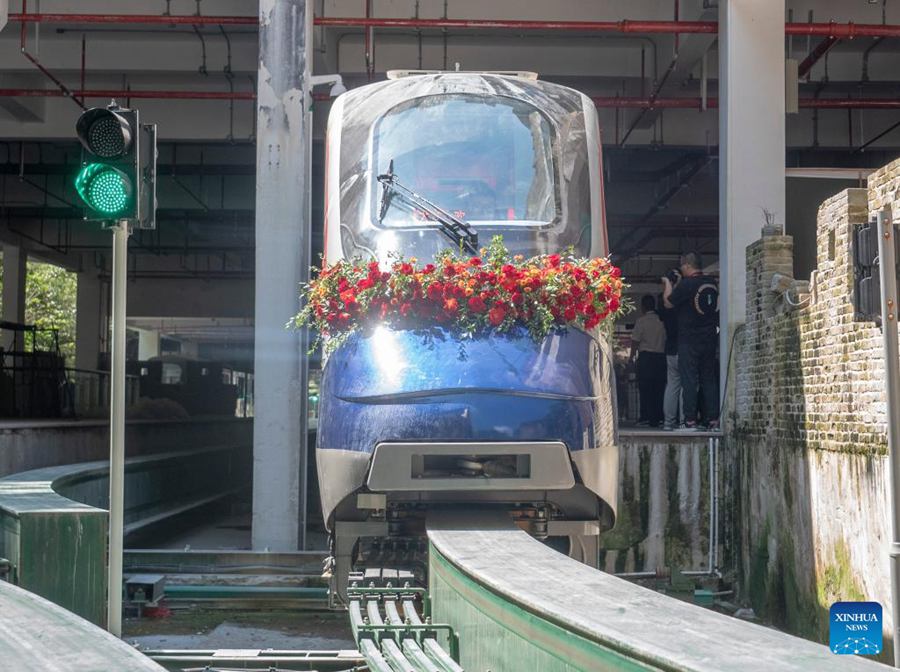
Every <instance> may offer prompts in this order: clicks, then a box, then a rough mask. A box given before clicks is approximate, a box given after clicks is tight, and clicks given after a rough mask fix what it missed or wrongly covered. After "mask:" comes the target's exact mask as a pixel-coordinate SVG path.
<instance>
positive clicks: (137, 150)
mask: <svg viewBox="0 0 900 672" xmlns="http://www.w3.org/2000/svg"><path fill="white" fill-rule="evenodd" d="M75 132H76V134H77V135H78V140H79V142H81V146H82V151H81V170H79V172H78V175H77V176H76V177H75V190H76V192H77V193H78V196H79V197H80V198H81V200H82V201H83V202H84V206H85V213H84V218H85V219H86V220H89V221H102V222H109V221H111V220H123V219H124V220H129V221H130V222H131V224H132V225H133V226H136V227H138V228H155V226H156V126H155V125H149V124H148V125H144V126H142V125H141V124H140V122H139V117H138V111H137V110H129V109H125V108H120V107H119V106H118V105H116V104H115V103H112V104H111V105H110V106H109V107H105V108H102V107H95V108H92V109H90V110H86V111H85V112H84V113H83V114H82V115H81V116H80V117H79V118H78V121H77V123H76V124H75Z"/></svg>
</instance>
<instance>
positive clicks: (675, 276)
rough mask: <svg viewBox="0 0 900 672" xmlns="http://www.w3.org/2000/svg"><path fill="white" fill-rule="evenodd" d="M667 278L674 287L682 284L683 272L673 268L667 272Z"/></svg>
mask: <svg viewBox="0 0 900 672" xmlns="http://www.w3.org/2000/svg"><path fill="white" fill-rule="evenodd" d="M666 277H667V278H668V279H669V282H671V283H672V284H673V285H677V284H678V283H679V282H681V271H679V270H678V269H677V268H673V269H671V270H668V271H666Z"/></svg>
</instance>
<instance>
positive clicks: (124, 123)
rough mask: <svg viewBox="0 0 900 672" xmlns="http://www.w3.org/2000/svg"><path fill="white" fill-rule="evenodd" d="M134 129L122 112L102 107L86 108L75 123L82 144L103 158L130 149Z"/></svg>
mask: <svg viewBox="0 0 900 672" xmlns="http://www.w3.org/2000/svg"><path fill="white" fill-rule="evenodd" d="M125 112H131V110H127V111H125ZM134 130H135V129H134V128H133V127H132V125H131V123H130V120H129V119H127V118H126V117H125V116H124V115H123V114H120V113H119V112H116V111H115V110H111V109H108V108H102V107H95V108H93V109H90V110H87V111H86V112H85V113H84V114H82V115H81V116H80V117H79V118H78V122H77V123H76V124H75V132H76V133H77V134H78V139H79V140H80V141H81V144H82V146H83V147H84V148H85V149H86V150H87V151H89V152H90V153H91V154H95V155H96V156H98V157H100V158H103V159H117V158H119V157H121V156H124V155H125V154H126V153H127V152H128V150H130V149H131V144H132V140H133V138H134Z"/></svg>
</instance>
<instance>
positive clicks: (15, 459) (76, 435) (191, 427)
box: [0, 418, 253, 477]
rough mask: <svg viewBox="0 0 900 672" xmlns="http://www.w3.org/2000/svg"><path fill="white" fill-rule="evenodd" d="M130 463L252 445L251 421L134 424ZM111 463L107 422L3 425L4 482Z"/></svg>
mask: <svg viewBox="0 0 900 672" xmlns="http://www.w3.org/2000/svg"><path fill="white" fill-rule="evenodd" d="M125 432H126V434H125V446H126V451H127V454H128V456H129V457H133V456H138V455H149V454H152V453H157V452H162V451H171V450H184V449H189V448H201V447H206V446H216V445H224V444H230V445H233V444H244V445H250V444H251V443H252V441H253V420H252V419H244V418H208V419H207V418H200V419H190V420H135V421H130V422H128V423H127V425H126V428H125ZM108 457H109V423H108V422H107V421H94V420H90V421H72V422H65V421H39V420H35V421H0V477H2V476H6V475H8V474H15V473H18V472H20V471H28V470H30V469H40V468H43V467H54V466H57V465H61V464H73V463H76V462H89V461H91V460H102V459H107V458H108Z"/></svg>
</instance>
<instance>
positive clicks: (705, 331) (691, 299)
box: [662, 252, 719, 429]
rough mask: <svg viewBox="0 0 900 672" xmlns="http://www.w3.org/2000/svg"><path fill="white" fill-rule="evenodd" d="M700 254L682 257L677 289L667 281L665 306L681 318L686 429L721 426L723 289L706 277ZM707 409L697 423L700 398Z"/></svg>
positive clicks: (682, 377)
mask: <svg viewBox="0 0 900 672" xmlns="http://www.w3.org/2000/svg"><path fill="white" fill-rule="evenodd" d="M701 267H702V263H701V259H700V255H699V254H697V253H696V252H688V253H687V254H683V255H682V256H681V275H682V278H681V280H680V281H679V282H678V283H677V284H676V285H675V286H674V287H673V285H672V281H671V280H669V278H666V277H664V278H662V281H663V304H664V305H665V306H666V307H667V308H673V309H675V311H676V315H677V318H678V369H679V372H680V374H681V386H682V401H683V403H684V418H685V423H684V424H685V427H686V428H687V429H697V428H699V427H703V426H705V425H708V426H710V427H711V428H717V427H718V424H719V378H718V373H717V371H716V345H717V344H718V340H719V336H718V323H719V312H718V311H719V288H718V286H717V284H716V280H715V278H712V277H710V276H708V275H705V274H704V273H703V271H702V270H700V269H701ZM698 395H699V396H702V399H703V409H702V413H701V414H700V418H701V419H700V425H698V424H697V411H698V409H697V399H698Z"/></svg>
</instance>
